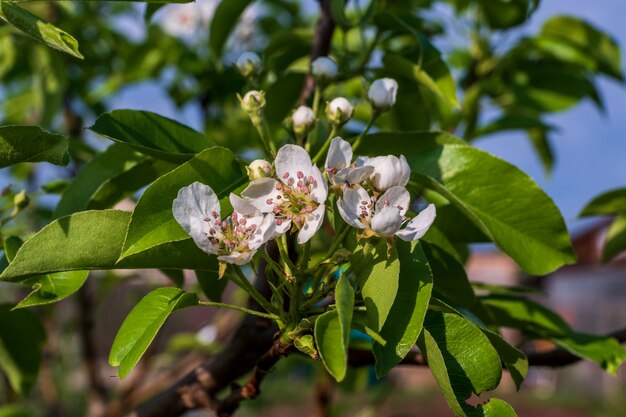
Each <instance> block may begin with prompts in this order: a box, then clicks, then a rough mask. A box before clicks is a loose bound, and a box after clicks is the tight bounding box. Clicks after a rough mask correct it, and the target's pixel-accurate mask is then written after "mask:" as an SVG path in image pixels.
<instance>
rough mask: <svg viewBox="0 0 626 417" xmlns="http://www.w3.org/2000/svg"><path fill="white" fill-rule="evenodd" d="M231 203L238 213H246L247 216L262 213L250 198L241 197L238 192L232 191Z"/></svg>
mask: <svg viewBox="0 0 626 417" xmlns="http://www.w3.org/2000/svg"><path fill="white" fill-rule="evenodd" d="M229 199H230V204H231V205H232V206H233V210H235V211H236V212H237V214H240V215H244V216H245V217H252V216H258V215H260V214H261V212H260V211H259V209H257V208H256V207H255V206H254V205H253V204H252V202H251V201H250V200H247V199H245V198H241V197H239V196H238V195H237V194H233V193H230V196H229Z"/></svg>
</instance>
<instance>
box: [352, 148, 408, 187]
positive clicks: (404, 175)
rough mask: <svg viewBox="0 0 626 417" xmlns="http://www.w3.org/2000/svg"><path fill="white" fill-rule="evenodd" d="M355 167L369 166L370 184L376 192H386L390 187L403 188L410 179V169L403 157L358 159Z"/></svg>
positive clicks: (389, 156)
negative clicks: (371, 169) (371, 168)
mask: <svg viewBox="0 0 626 417" xmlns="http://www.w3.org/2000/svg"><path fill="white" fill-rule="evenodd" d="M356 165H357V166H371V167H373V168H374V169H373V171H372V173H371V175H370V178H369V180H370V183H371V184H372V186H374V188H376V190H378V191H381V192H382V191H386V190H388V189H390V188H391V187H395V186H400V187H405V186H406V185H407V184H408V183H409V179H410V177H411V167H410V166H409V163H408V162H407V161H406V158H405V157H404V155H400V157H399V158H398V157H397V156H394V155H387V156H377V157H375V158H368V157H359V158H357V160H356Z"/></svg>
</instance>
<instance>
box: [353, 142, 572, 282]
mask: <svg viewBox="0 0 626 417" xmlns="http://www.w3.org/2000/svg"><path fill="white" fill-rule="evenodd" d="M360 150H361V151H363V152H364V153H365V154H368V155H381V154H388V153H390V152H396V151H397V153H402V154H404V155H405V156H406V158H407V160H408V162H409V165H410V166H411V169H412V170H413V178H415V180H416V181H417V182H419V183H420V184H421V185H423V186H425V187H426V188H430V189H432V190H434V191H436V192H437V193H439V194H441V195H442V196H444V197H445V198H446V199H448V200H449V201H450V202H451V203H452V204H454V205H455V206H456V207H457V208H458V209H459V210H460V211H461V212H462V213H463V214H465V215H466V216H467V217H468V218H469V219H470V220H472V222H474V224H475V225H476V226H478V227H479V228H480V229H481V230H482V231H483V232H484V233H485V234H486V235H487V236H488V237H489V238H490V239H491V240H492V241H493V242H495V243H496V244H497V245H498V246H499V247H500V248H501V249H502V250H504V251H505V252H506V253H507V254H508V255H509V256H511V257H512V258H513V259H514V260H515V261H516V262H517V263H518V264H519V265H520V266H521V267H522V268H523V269H525V270H526V271H528V272H529V273H531V274H535V275H544V274H547V273H549V272H552V271H553V270H555V269H556V268H558V267H560V266H562V265H565V264H569V263H573V262H574V261H575V255H574V251H573V249H572V244H571V241H570V238H569V235H568V232H567V229H566V227H565V222H564V221H563V218H562V217H561V214H560V213H559V210H558V209H557V207H556V206H555V204H554V202H553V201H552V200H551V199H550V197H548V196H547V195H546V194H545V193H544V192H543V191H542V190H541V189H540V188H539V186H538V185H537V184H536V183H535V182H534V181H533V180H532V179H531V178H530V177H528V176H527V175H526V174H525V173H523V172H522V171H520V170H519V169H518V168H516V167H515V166H513V165H511V164H509V163H507V162H505V161H503V160H501V159H499V158H497V157H495V156H493V155H490V154H488V153H486V152H484V151H481V150H479V149H476V148H474V147H472V146H469V145H467V144H464V143H463V142H461V141H460V140H459V139H456V138H454V137H453V136H450V135H447V134H443V133H434V132H432V133H406V134H403V133H376V134H372V135H368V136H367V137H366V138H365V140H364V143H363V145H362V147H361V148H360Z"/></svg>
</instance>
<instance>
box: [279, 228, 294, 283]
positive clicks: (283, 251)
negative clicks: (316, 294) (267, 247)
mask: <svg viewBox="0 0 626 417" xmlns="http://www.w3.org/2000/svg"><path fill="white" fill-rule="evenodd" d="M276 244H277V245H278V251H279V252H280V257H281V259H282V261H283V263H284V264H285V273H286V274H289V275H293V271H294V270H295V269H296V266H295V265H294V264H293V262H291V258H289V248H288V245H287V234H284V235H282V236H281V237H280V239H276Z"/></svg>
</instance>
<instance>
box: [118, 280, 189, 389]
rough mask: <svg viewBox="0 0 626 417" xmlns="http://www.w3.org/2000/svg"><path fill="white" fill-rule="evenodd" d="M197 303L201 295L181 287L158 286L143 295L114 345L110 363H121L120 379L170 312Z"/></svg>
mask: <svg viewBox="0 0 626 417" xmlns="http://www.w3.org/2000/svg"><path fill="white" fill-rule="evenodd" d="M195 305H198V296H197V295H195V294H193V293H186V292H185V291H183V290H180V289H178V288H158V289H156V290H154V291H152V292H150V293H149V294H148V295H146V296H145V297H144V298H142V299H141V301H139V303H138V304H137V305H136V306H135V307H134V308H133V309H132V310H131V312H130V313H128V316H126V319H124V322H123V323H122V327H120V330H119V331H118V332H117V335H116V336H115V340H114V341H113V346H111V352H110V354H109V364H111V366H119V371H118V374H119V376H120V378H124V377H125V376H126V375H128V373H129V372H130V371H131V370H132V369H133V368H134V367H135V365H137V362H139V359H141V357H142V356H143V354H144V353H145V352H146V350H147V349H148V346H150V343H152V341H153V340H154V338H155V336H156V334H157V333H158V331H159V329H160V328H161V326H163V323H165V320H166V319H167V318H168V317H169V315H170V314H172V313H173V312H175V311H176V310H180V309H182V308H185V307H191V306H195Z"/></svg>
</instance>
